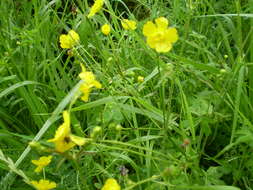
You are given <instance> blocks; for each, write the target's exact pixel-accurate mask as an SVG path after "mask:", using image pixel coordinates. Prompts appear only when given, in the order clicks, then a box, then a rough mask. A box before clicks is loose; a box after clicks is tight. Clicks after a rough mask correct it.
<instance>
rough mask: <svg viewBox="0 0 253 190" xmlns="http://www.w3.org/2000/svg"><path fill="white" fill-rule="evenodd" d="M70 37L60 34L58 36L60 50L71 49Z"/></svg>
mask: <svg viewBox="0 0 253 190" xmlns="http://www.w3.org/2000/svg"><path fill="white" fill-rule="evenodd" d="M70 40H71V39H70V37H69V36H68V35H65V34H62V35H61V36H60V46H61V48H71V42H70Z"/></svg>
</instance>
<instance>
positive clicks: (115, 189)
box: [101, 178, 121, 190]
mask: <svg viewBox="0 0 253 190" xmlns="http://www.w3.org/2000/svg"><path fill="white" fill-rule="evenodd" d="M120 189H121V187H120V185H119V184H118V182H117V181H116V180H115V179H113V178H109V179H107V180H106V182H105V184H104V186H103V187H102V189H101V190H120Z"/></svg>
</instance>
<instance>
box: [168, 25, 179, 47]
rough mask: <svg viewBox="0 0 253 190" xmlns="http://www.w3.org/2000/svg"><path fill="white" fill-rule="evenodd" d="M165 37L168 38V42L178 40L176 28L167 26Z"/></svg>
mask: <svg viewBox="0 0 253 190" xmlns="http://www.w3.org/2000/svg"><path fill="white" fill-rule="evenodd" d="M165 35H166V39H168V40H169V41H170V42H172V43H175V42H176V41H177V40H178V34H177V29H176V28H169V29H167V30H166V33H165Z"/></svg>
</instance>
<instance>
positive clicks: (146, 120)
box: [0, 0, 253, 190]
mask: <svg viewBox="0 0 253 190" xmlns="http://www.w3.org/2000/svg"><path fill="white" fill-rule="evenodd" d="M109 2H110V3H109ZM91 4H92V1H91V2H88V1H87V0H66V1H63V0H62V1H61V0H52V1H49V0H20V1H16V0H1V1H0V149H1V150H2V151H3V152H4V154H5V155H6V156H8V157H10V158H11V159H12V160H13V161H16V160H17V159H20V158H21V159H23V162H21V164H20V165H19V168H20V169H21V170H23V171H24V172H25V173H26V174H27V175H28V176H33V177H35V178H36V174H35V173H34V172H33V170H34V166H32V165H31V162H30V160H31V159H37V158H38V156H39V155H40V153H38V152H36V151H34V150H32V151H30V152H29V153H28V154H26V155H25V157H21V154H22V152H23V151H24V149H25V147H26V146H27V144H28V143H29V142H30V141H31V140H32V139H33V138H34V137H35V136H36V135H37V136H36V137H37V139H38V138H40V137H41V134H38V131H39V130H40V129H41V128H42V127H44V129H45V128H48V129H46V130H44V132H45V134H44V135H43V136H42V138H41V139H42V142H44V143H45V142H46V139H48V138H51V137H52V136H53V134H54V131H55V129H56V128H57V127H58V126H59V124H60V123H61V122H62V121H61V119H60V116H61V112H62V111H63V110H64V109H65V107H66V105H67V104H68V103H69V102H70V99H71V98H72V97H73V93H71V89H73V88H74V87H75V85H76V84H77V83H78V81H79V79H78V74H79V73H80V66H79V62H85V63H86V64H87V65H88V67H89V68H90V69H91V70H93V72H94V73H95V74H96V76H97V79H98V80H99V81H100V82H101V83H102V85H103V89H102V90H96V91H94V92H93V93H92V95H91V99H90V101H89V102H88V103H84V102H82V101H80V100H78V101H77V102H76V103H75V104H74V105H73V106H72V127H73V129H72V130H73V131H74V133H75V134H77V135H79V136H85V137H87V136H88V135H89V134H90V133H91V131H92V129H93V128H94V127H95V126H101V127H102V129H103V132H102V134H101V135H100V137H99V138H98V140H97V142H96V143H94V144H92V145H90V146H88V147H87V152H86V154H84V156H83V157H82V170H81V171H82V175H83V176H85V179H83V180H85V181H86V182H87V184H86V185H87V187H88V189H90V190H93V189H97V188H101V186H102V184H103V182H104V181H105V179H107V178H108V177H114V178H116V179H118V181H119V183H120V184H121V186H122V189H127V187H131V185H133V184H136V186H135V187H134V188H133V189H136V190H142V189H145V190H165V189H207V190H209V189H210V190H211V189H215V190H225V189H227V190H230V189H231V190H233V189H235V188H234V187H238V188H241V189H247V190H250V189H253V173H252V171H253V160H252V157H253V143H252V142H253V133H252V129H253V120H252V119H253V114H252V113H253V28H252V26H253V14H250V13H252V12H253V1H252V0H170V1H169V0H124V1H120V0H111V1H108V3H107V4H106V6H104V9H106V10H108V11H103V12H100V13H99V14H97V15H96V16H95V17H94V18H92V19H89V20H88V19H87V18H86V17H85V15H87V13H88V10H89V7H90V5H91ZM115 15H117V16H119V18H131V19H134V20H136V21H138V29H137V30H136V31H134V32H129V31H124V30H123V29H122V28H121V25H120V20H118V19H117V18H116V17H115ZM160 16H164V17H166V18H168V19H169V20H170V25H172V26H174V27H176V28H177V30H178V31H179V36H180V39H179V41H178V42H177V43H176V44H175V45H174V46H173V49H172V50H171V51H170V52H169V53H166V54H157V53H156V52H154V51H153V50H151V49H150V48H148V47H147V45H146V43H145V38H144V37H143V35H142V26H143V24H144V23H145V22H146V21H148V20H153V19H155V18H157V17H160ZM106 22H108V23H110V24H111V25H112V26H113V31H112V33H111V34H110V36H104V35H103V34H102V33H101V31H100V27H101V25H102V24H104V23H106ZM69 29H74V30H76V31H77V32H78V33H79V35H80V38H81V47H80V55H81V57H82V59H75V58H74V57H68V55H67V51H65V50H63V49H61V48H60V47H59V36H60V34H62V33H67V31H68V30H69ZM139 75H140V76H144V77H145V80H144V82H143V83H138V82H137V77H138V76H139ZM52 113H53V114H52ZM48 119H49V120H48ZM118 124H120V125H121V126H122V127H123V129H122V130H121V131H117V130H116V126H117V125H118ZM45 126H46V127H45ZM188 143H189V144H188ZM122 168H126V169H127V170H128V175H125V174H124V173H122ZM8 173H9V168H8V167H7V166H6V164H5V163H4V162H1V161H0V176H1V177H0V180H1V181H0V184H1V185H0V186H1V189H11V190H22V189H29V188H30V187H29V186H27V185H26V184H25V183H24V182H23V181H22V179H21V178H20V177H15V176H14V175H8ZM46 173H47V178H49V179H51V180H54V181H55V182H57V184H58V186H57V189H87V187H83V186H82V184H80V183H79V182H78V181H79V180H78V174H77V173H76V171H75V170H74V169H73V168H72V166H71V164H70V163H69V162H67V161H66V162H64V163H62V162H61V158H60V157H58V158H55V160H54V162H53V163H52V164H51V165H50V166H49V167H48V168H47V170H46ZM154 175H156V176H160V177H158V178H154V177H153V178H152V176H154ZM6 176H8V177H6ZM147 179H148V180H147ZM145 180H146V181H145ZM232 186H234V187H232Z"/></svg>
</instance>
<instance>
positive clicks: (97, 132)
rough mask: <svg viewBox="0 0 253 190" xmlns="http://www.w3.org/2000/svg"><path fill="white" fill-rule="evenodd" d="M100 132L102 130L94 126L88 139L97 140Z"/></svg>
mask: <svg viewBox="0 0 253 190" xmlns="http://www.w3.org/2000/svg"><path fill="white" fill-rule="evenodd" d="M101 131H102V128H101V127H99V126H96V127H95V128H94V129H93V131H92V133H91V135H90V137H91V138H92V139H94V138H97V136H98V135H99V134H100V133H101Z"/></svg>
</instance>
